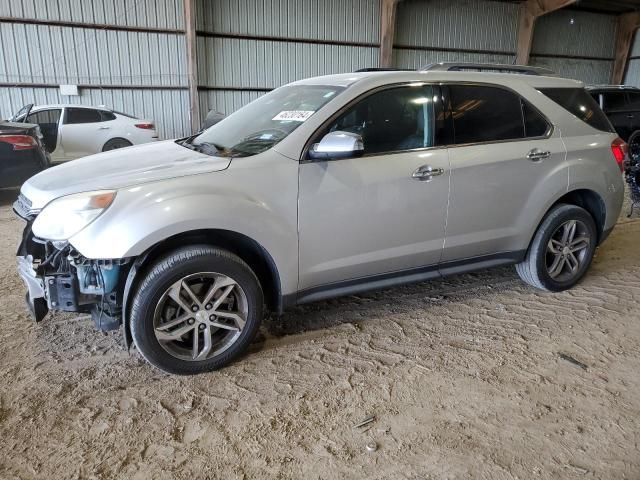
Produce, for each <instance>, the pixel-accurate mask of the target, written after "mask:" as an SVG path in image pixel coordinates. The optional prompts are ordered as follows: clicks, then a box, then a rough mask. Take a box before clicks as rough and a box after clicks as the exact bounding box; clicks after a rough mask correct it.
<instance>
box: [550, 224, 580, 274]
mask: <svg viewBox="0 0 640 480" xmlns="http://www.w3.org/2000/svg"><path fill="white" fill-rule="evenodd" d="M591 241H592V240H591V235H590V233H589V230H588V229H587V226H586V225H585V224H584V223H583V222H581V221H580V220H568V221H566V222H564V223H563V224H562V225H560V226H559V227H558V228H557V229H556V230H555V231H554V232H553V235H551V238H550V239H549V242H548V244H547V252H546V259H545V260H546V267H547V272H548V273H549V276H550V277H551V278H552V279H554V280H556V281H558V282H566V281H570V280H572V279H573V278H574V277H575V276H577V275H578V274H579V272H580V270H581V268H580V267H582V265H583V264H584V263H585V262H586V261H588V258H589V257H588V254H589V246H590V245H591Z"/></svg>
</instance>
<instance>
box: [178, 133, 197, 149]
mask: <svg viewBox="0 0 640 480" xmlns="http://www.w3.org/2000/svg"><path fill="white" fill-rule="evenodd" d="M198 135H200V134H199V133H196V134H195V135H191V136H189V137H187V138H183V139H182V140H176V143H177V144H178V145H181V146H183V147H185V148H188V149H190V150H195V149H196V146H195V145H194V144H193V143H191V142H192V141H193V139H194V138H196V137H197V136H198Z"/></svg>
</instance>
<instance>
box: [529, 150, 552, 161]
mask: <svg viewBox="0 0 640 480" xmlns="http://www.w3.org/2000/svg"><path fill="white" fill-rule="evenodd" d="M550 156H551V152H544V151H542V150H539V149H537V148H534V149H533V150H531V151H530V152H529V153H527V158H528V159H529V160H533V161H537V160H542V159H544V158H549V157H550Z"/></svg>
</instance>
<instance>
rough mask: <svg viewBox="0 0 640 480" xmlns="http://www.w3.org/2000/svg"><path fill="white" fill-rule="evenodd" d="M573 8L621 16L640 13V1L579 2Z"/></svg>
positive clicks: (597, 0)
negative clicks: (622, 14)
mask: <svg viewBox="0 0 640 480" xmlns="http://www.w3.org/2000/svg"><path fill="white" fill-rule="evenodd" d="M571 8H575V9H579V10H591V11H598V12H603V13H614V14H619V13H627V12H634V11H640V0H578V1H577V2H576V3H575V4H574V5H572V7H571Z"/></svg>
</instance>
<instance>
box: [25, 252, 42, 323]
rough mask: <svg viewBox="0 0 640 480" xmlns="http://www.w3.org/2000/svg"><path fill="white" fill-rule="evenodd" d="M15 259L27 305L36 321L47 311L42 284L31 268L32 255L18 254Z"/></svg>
mask: <svg viewBox="0 0 640 480" xmlns="http://www.w3.org/2000/svg"><path fill="white" fill-rule="evenodd" d="M17 260H18V273H19V274H20V278H22V281H23V282H24V284H25V285H26V287H27V295H26V300H27V306H28V307H29V311H30V312H31V314H32V315H33V317H34V318H35V320H36V322H39V321H41V320H42V319H43V318H44V317H45V316H46V315H47V312H48V311H49V308H48V306H47V301H46V300H45V298H44V284H43V282H42V280H41V279H40V278H38V275H37V273H36V271H35V270H34V268H33V257H32V256H31V255H27V256H26V257H22V256H19V257H17Z"/></svg>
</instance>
